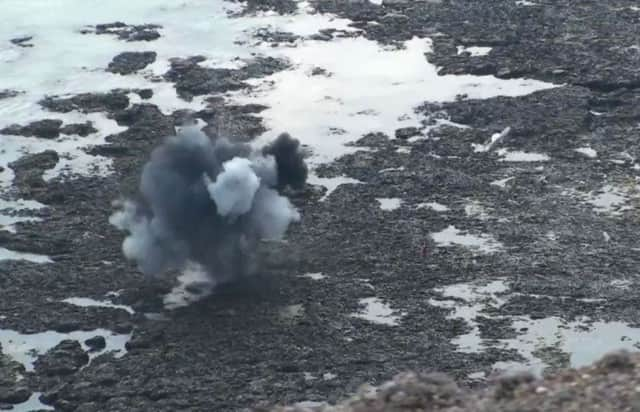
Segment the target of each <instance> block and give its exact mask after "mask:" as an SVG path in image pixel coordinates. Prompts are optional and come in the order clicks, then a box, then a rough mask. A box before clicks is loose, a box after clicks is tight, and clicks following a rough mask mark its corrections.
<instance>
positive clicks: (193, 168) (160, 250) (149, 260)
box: [110, 126, 307, 283]
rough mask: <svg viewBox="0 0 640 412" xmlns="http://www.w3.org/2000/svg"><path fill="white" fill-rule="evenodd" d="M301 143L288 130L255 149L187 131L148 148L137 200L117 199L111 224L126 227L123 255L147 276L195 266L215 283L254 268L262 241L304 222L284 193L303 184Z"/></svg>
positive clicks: (191, 129) (193, 128)
mask: <svg viewBox="0 0 640 412" xmlns="http://www.w3.org/2000/svg"><path fill="white" fill-rule="evenodd" d="M299 146H300V145H299V142H298V141H297V140H295V139H293V138H291V137H290V136H289V135H287V134H283V135H281V136H279V137H278V138H277V139H276V140H275V141H274V142H273V143H272V144H270V145H268V146H266V147H264V148H263V149H262V150H258V151H256V150H252V148H251V147H250V146H249V145H246V144H239V143H232V142H230V141H228V140H226V139H222V138H219V139H215V140H211V139H209V138H208V137H207V136H206V135H205V134H204V133H203V132H202V131H200V130H199V128H198V127H197V126H188V127H184V128H182V129H181V130H180V131H179V132H178V134H177V135H176V136H170V137H168V138H167V139H166V140H165V142H164V143H163V144H162V145H160V146H159V147H157V148H156V149H154V150H153V152H152V153H151V159H150V160H149V161H148V162H147V164H146V165H145V166H144V168H143V171H142V175H141V178H140V185H139V192H140V193H139V199H137V200H133V199H129V200H124V201H119V202H117V206H118V208H119V209H118V210H117V211H116V212H115V213H114V214H113V215H112V216H111V218H110V222H111V224H113V225H114V226H116V227H117V228H119V229H121V230H123V231H125V232H127V236H126V238H125V239H124V242H123V244H122V250H123V252H124V255H125V257H126V258H127V259H129V260H132V261H135V262H136V263H137V264H138V267H139V269H140V271H141V272H142V273H144V274H145V275H146V276H149V277H163V276H164V275H165V274H167V273H169V272H172V271H181V270H184V269H185V268H186V267H187V266H188V265H189V264H193V263H195V264H198V265H200V266H201V267H203V268H204V269H205V270H206V271H207V273H208V274H209V276H210V277H211V279H212V281H214V282H215V283H220V282H225V281H228V280H232V279H235V278H237V277H239V276H244V275H248V274H251V273H253V272H255V270H256V267H255V264H256V262H255V254H256V248H257V247H258V244H259V242H260V241H261V240H265V239H281V238H282V237H283V236H284V235H285V233H286V231H287V228H288V227H289V224H290V223H291V222H295V221H298V220H299V219H300V215H299V213H298V212H297V210H296V209H295V207H294V206H293V205H292V204H291V202H290V201H289V199H288V198H286V197H285V196H283V195H282V194H281V191H282V189H284V188H286V187H287V186H289V187H292V188H294V189H299V188H302V187H303V186H304V184H305V182H306V178H307V166H306V164H305V162H304V159H303V156H302V153H301V151H300V147H299Z"/></svg>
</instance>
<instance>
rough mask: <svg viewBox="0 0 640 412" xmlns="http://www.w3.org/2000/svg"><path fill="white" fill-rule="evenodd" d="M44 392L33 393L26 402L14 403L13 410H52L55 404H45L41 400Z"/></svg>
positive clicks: (30, 411)
mask: <svg viewBox="0 0 640 412" xmlns="http://www.w3.org/2000/svg"><path fill="white" fill-rule="evenodd" d="M41 395H42V392H34V393H32V394H31V397H29V399H28V400H27V401H25V402H22V403H19V404H16V405H13V409H11V410H12V411H13V412H33V411H52V410H54V407H53V406H49V405H45V404H44V403H42V402H40V399H39V398H40V396H41Z"/></svg>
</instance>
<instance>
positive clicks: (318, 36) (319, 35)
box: [309, 33, 333, 41]
mask: <svg viewBox="0 0 640 412" xmlns="http://www.w3.org/2000/svg"><path fill="white" fill-rule="evenodd" d="M309 38H310V39H311V40H318V41H331V40H332V39H333V36H332V35H331V34H329V33H316V34H312V35H311V36H309Z"/></svg>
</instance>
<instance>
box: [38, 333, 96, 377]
mask: <svg viewBox="0 0 640 412" xmlns="http://www.w3.org/2000/svg"><path fill="white" fill-rule="evenodd" d="M88 362H89V355H87V353H86V352H85V351H84V350H83V349H82V346H81V345H80V342H78V341H76V340H63V341H62V342H60V343H59V344H58V345H56V346H55V347H53V348H52V349H50V350H49V351H48V352H47V353H45V354H44V355H41V356H39V357H38V359H37V360H36V361H35V363H34V366H35V369H36V372H37V373H38V374H43V375H46V376H59V375H63V376H64V375H70V374H72V373H74V372H77V371H78V370H79V369H80V368H81V367H83V366H84V365H86V364H87V363H88Z"/></svg>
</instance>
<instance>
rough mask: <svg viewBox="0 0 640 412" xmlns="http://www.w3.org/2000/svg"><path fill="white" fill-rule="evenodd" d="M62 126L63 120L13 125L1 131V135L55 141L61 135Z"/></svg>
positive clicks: (44, 120)
mask: <svg viewBox="0 0 640 412" xmlns="http://www.w3.org/2000/svg"><path fill="white" fill-rule="evenodd" d="M60 126H62V120H59V119H43V120H38V121H35V122H32V123H30V124H28V125H27V126H20V125H12V126H9V127H6V128H4V129H2V130H0V133H3V134H13V135H22V136H36V137H41V138H43V139H53V138H56V137H58V136H59V135H60Z"/></svg>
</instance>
